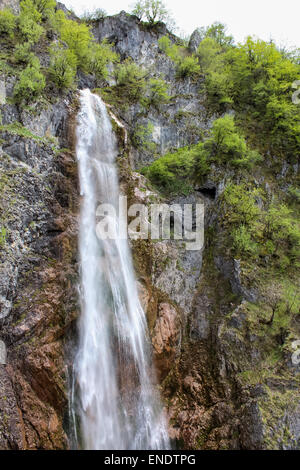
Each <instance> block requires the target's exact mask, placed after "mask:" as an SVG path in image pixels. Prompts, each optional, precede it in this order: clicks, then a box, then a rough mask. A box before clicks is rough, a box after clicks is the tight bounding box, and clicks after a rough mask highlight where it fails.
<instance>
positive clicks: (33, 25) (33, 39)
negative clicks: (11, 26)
mask: <svg viewBox="0 0 300 470" xmlns="http://www.w3.org/2000/svg"><path fill="white" fill-rule="evenodd" d="M20 9H21V11H20V15H19V17H18V27H19V30H20V33H21V36H22V37H23V38H24V39H25V40H26V41H28V42H30V43H32V44H35V43H37V42H38V40H39V39H40V37H41V35H42V34H43V32H44V28H43V27H42V25H41V24H40V23H41V20H42V15H41V14H40V13H39V12H38V11H37V9H36V8H35V6H34V3H33V1H32V0H23V1H22V2H21V3H20Z"/></svg>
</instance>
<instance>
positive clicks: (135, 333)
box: [72, 90, 169, 450]
mask: <svg viewBox="0 0 300 470" xmlns="http://www.w3.org/2000/svg"><path fill="white" fill-rule="evenodd" d="M80 104H81V107H80V112H79V115H78V125H77V147H76V153H77V159H78V166H79V179H80V193H81V215H80V233H79V252H80V276H81V283H80V299H81V316H80V320H79V346H78V352H77V355H76V359H75V364H74V375H75V379H74V382H75V383H76V390H77V395H78V399H77V405H76V410H75V412H74V407H75V405H73V414H75V413H76V414H77V415H78V418H79V422H80V425H79V429H80V432H79V435H80V438H79V440H80V444H79V446H80V447H81V448H84V449H94V450H95V449H109V450H114V449H119V450H122V449H125V450H126V449H167V448H169V439H168V435H167V431H166V424H165V420H164V417H163V413H162V408H161V405H160V400H159V396H158V393H157V390H156V387H155V378H154V375H155V374H154V373H153V370H152V367H151V363H150V347H149V338H148V333H147V324H146V320H145V314H144V311H143V309H142V307H141V304H140V302H139V298H138V293H137V287H136V281H135V277H134V271H133V266H132V260H131V253H130V249H129V246H128V242H127V240H125V239H116V240H110V239H105V240H101V239H99V238H98V237H97V234H96V224H97V218H96V209H97V206H98V205H99V204H100V203H110V204H112V205H114V207H115V208H116V210H117V207H118V200H119V193H120V190H119V182H118V171H117V166H116V162H115V160H116V156H117V142H116V137H115V135H114V133H113V130H112V126H111V122H110V118H109V116H108V113H107V110H106V107H105V105H104V103H103V102H102V100H101V99H100V98H99V97H98V96H96V95H93V94H92V93H91V92H90V91H89V90H83V91H81V92H80ZM114 223H115V225H116V227H117V224H118V220H117V218H115V220H114ZM72 394H73V393H72Z"/></svg>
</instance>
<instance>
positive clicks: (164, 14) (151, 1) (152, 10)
mask: <svg viewBox="0 0 300 470" xmlns="http://www.w3.org/2000/svg"><path fill="white" fill-rule="evenodd" d="M131 13H132V14H133V15H135V16H137V17H138V18H139V20H142V19H143V18H144V17H145V18H146V19H147V21H148V22H149V23H150V24H151V25H153V24H155V23H158V22H160V21H164V22H166V21H168V20H169V18H170V15H169V13H168V10H167V9H166V6H165V4H164V3H163V2H162V1H161V0H144V1H143V0H142V1H138V2H136V4H135V5H134V7H133V10H132V12H131Z"/></svg>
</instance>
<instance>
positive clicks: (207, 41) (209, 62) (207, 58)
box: [197, 37, 223, 73]
mask: <svg viewBox="0 0 300 470" xmlns="http://www.w3.org/2000/svg"><path fill="white" fill-rule="evenodd" d="M221 52H222V49H221V47H220V45H219V44H218V43H217V42H216V41H215V40H214V39H212V38H209V37H207V38H204V39H203V40H202V41H201V42H200V44H199V47H198V50H197V56H198V58H199V63H200V66H201V71H202V72H204V73H207V72H209V71H215V70H216V69H217V63H216V62H220V66H221V65H223V64H222V62H221V61H220V57H221Z"/></svg>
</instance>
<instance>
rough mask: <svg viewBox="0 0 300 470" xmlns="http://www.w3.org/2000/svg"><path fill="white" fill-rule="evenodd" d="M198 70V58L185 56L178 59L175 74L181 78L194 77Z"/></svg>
mask: <svg viewBox="0 0 300 470" xmlns="http://www.w3.org/2000/svg"><path fill="white" fill-rule="evenodd" d="M199 72H200V65H199V63H198V59H197V58H196V57H195V56H194V55H191V56H187V57H184V58H183V59H182V60H180V61H179V62H178V64H177V76H178V77H181V78H185V77H195V76H197V75H198V74H199Z"/></svg>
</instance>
